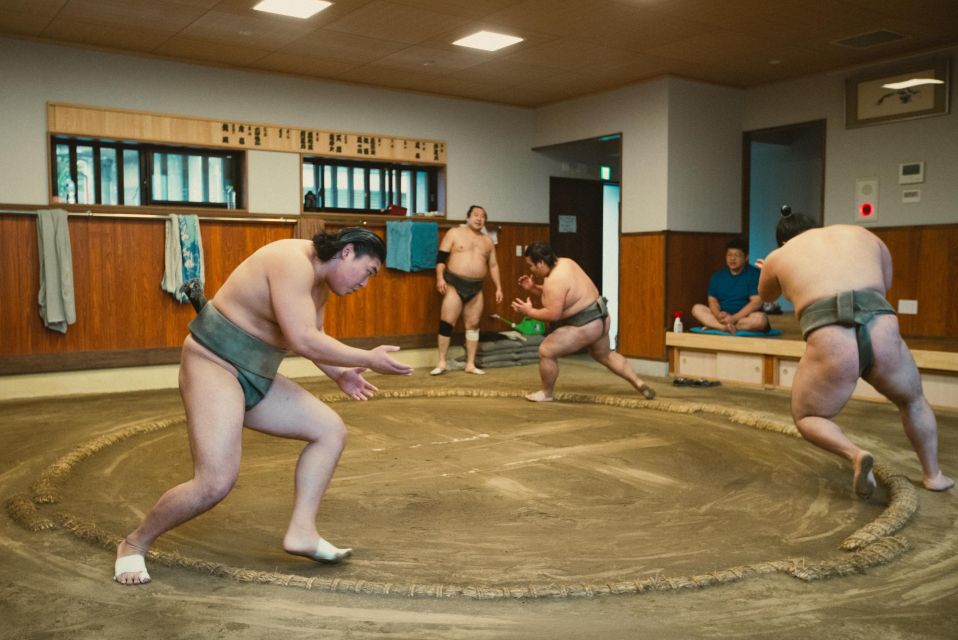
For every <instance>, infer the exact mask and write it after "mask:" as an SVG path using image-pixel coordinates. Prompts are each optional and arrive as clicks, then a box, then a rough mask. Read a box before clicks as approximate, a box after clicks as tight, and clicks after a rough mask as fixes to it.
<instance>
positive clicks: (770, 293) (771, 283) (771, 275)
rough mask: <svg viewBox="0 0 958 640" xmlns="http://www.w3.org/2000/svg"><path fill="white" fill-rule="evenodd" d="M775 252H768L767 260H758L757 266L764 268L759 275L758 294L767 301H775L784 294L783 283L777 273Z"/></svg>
mask: <svg viewBox="0 0 958 640" xmlns="http://www.w3.org/2000/svg"><path fill="white" fill-rule="evenodd" d="M774 255H775V252H774V251H773V252H772V253H770V254H768V258H766V259H765V260H756V261H755V266H756V267H758V268H759V269H761V270H762V274H761V275H760V276H759V277H758V295H759V296H760V297H761V299H762V300H764V301H765V302H775V301H776V300H778V299H779V297H781V295H782V285H781V283H780V282H779V281H778V277H777V276H776V275H775V266H774V263H775V261H774V260H773V256H774Z"/></svg>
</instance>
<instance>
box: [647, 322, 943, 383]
mask: <svg viewBox="0 0 958 640" xmlns="http://www.w3.org/2000/svg"><path fill="white" fill-rule="evenodd" d="M906 342H907V340H906ZM665 344H666V346H667V347H673V348H678V349H692V350H696V351H722V352H726V353H751V354H755V355H763V356H776V357H779V358H793V359H795V360H798V359H799V358H801V357H802V355H803V354H804V353H805V342H804V341H803V340H792V339H788V338H735V337H732V336H717V335H714V334H708V333H673V332H671V331H669V332H666V334H665ZM911 353H912V355H913V356H914V358H915V364H917V365H918V368H919V369H921V370H922V371H942V372H947V373H958V353H952V352H948V351H927V350H919V349H913V350H912V352H911Z"/></svg>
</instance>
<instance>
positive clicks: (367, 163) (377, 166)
mask: <svg viewBox="0 0 958 640" xmlns="http://www.w3.org/2000/svg"><path fill="white" fill-rule="evenodd" d="M302 167H303V168H306V167H311V168H312V173H313V184H314V191H313V193H314V196H315V198H316V208H315V209H306V208H305V204H304V201H305V196H306V191H307V189H306V187H305V186H303V187H302V188H301V190H300V191H301V193H300V205H301V206H302V207H303V211H304V212H317V213H345V214H367V215H368V214H378V213H383V212H384V211H385V210H386V209H388V208H389V207H390V206H391V205H394V204H399V203H398V202H396V201H395V198H394V196H395V195H396V194H402V184H403V179H402V175H403V173H404V172H412V180H411V184H410V190H409V203H410V205H411V206H409V207H407V215H413V214H414V213H419V212H416V211H415V203H416V201H417V197H416V195H417V194H416V191H417V189H418V180H417V179H416V176H417V174H418V173H420V172H422V173H425V174H426V176H427V190H428V195H427V206H428V209H427V211H439V183H440V172H441V171H442V169H443V167H442V166H441V165H434V164H418V163H413V162H389V161H376V160H354V159H345V158H339V157H329V156H318V155H303V156H302ZM326 167H329V168H331V169H332V170H333V172H332V175H333V178H332V180H333V181H334V182H335V176H336V175H337V173H336V171H335V170H336V169H337V168H346V169H348V170H349V174H348V176H349V178H348V180H347V183H348V192H347V194H346V200H347V201H348V202H349V204H350V205H352V204H354V201H355V193H354V185H355V178H354V177H353V172H354V171H355V170H356V169H362V170H363V185H364V189H363V190H364V193H365V207H354V206H348V207H339V206H329V204H328V202H327V194H328V190H335V185H327V184H326V180H325V168H326ZM371 170H379V171H380V172H381V173H380V185H379V194H380V198H381V202H382V206H381V207H378V208H371V202H370V201H371V193H370V189H369V184H370V179H369V175H370V171H371ZM301 175H302V174H301ZM396 180H398V181H399V185H398V188H396V184H395V182H396ZM400 197H401V196H400ZM422 213H425V212H422Z"/></svg>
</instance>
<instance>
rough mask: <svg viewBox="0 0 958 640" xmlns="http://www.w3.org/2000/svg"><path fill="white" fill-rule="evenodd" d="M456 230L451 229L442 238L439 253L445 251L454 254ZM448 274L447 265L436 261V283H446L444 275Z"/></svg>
mask: <svg viewBox="0 0 958 640" xmlns="http://www.w3.org/2000/svg"><path fill="white" fill-rule="evenodd" d="M455 231H456V230H455V229H450V230H449V231H447V232H446V235H444V236H443V237H442V241H441V242H440V243H439V251H445V252H446V253H447V254H449V253H451V252H452V245H453V238H454V237H455ZM445 272H446V263H445V262H439V261H436V282H437V283H445V280H443V277H442V275H443V274H444V273H445Z"/></svg>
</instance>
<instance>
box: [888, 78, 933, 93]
mask: <svg viewBox="0 0 958 640" xmlns="http://www.w3.org/2000/svg"><path fill="white" fill-rule="evenodd" d="M925 84H945V81H944V80H938V79H936V78H911V79H910V80H903V81H902V82H889V83H888V84H883V85H882V89H891V90H892V91H898V90H899V89H911V88H912V87H920V86H922V85H925Z"/></svg>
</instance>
